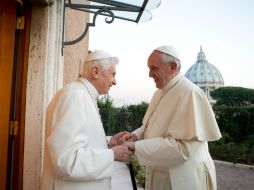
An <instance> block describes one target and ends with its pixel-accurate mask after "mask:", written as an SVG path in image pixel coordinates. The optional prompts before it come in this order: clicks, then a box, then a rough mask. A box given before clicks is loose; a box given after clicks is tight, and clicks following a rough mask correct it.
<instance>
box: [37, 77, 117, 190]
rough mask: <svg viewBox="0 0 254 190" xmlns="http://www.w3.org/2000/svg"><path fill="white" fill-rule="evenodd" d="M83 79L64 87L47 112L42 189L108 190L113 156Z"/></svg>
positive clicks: (92, 94) (93, 92) (92, 95)
mask: <svg viewBox="0 0 254 190" xmlns="http://www.w3.org/2000/svg"><path fill="white" fill-rule="evenodd" d="M98 95H99V94H98V92H97V90H96V89H95V88H94V86H93V85H92V84H91V83H90V82H88V81H87V80H86V79H83V78H81V79H80V80H79V81H77V82H74V83H71V84H68V85H66V86H65V87H64V88H63V89H62V90H60V91H59V92H58V93H57V94H56V95H55V97H54V98H53V100H52V101H51V103H50V104H49V106H48V109H47V118H46V143H45V154H44V170H43V176H42V183H41V190H109V189H111V175H112V173H113V168H114V153H113V151H112V150H111V149H108V145H107V140H106V135H105V132H104V129H103V125H102V123H101V119H100V116H99V113H98V108H97V105H96V98H97V97H98Z"/></svg>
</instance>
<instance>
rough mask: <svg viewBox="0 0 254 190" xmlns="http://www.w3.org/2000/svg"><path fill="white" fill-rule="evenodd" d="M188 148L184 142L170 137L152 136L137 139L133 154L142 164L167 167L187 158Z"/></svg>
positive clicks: (182, 161)
mask: <svg viewBox="0 0 254 190" xmlns="http://www.w3.org/2000/svg"><path fill="white" fill-rule="evenodd" d="M189 152H190V149H189V148H188V146H185V142H184V141H181V140H178V139H177V140H176V139H174V138H172V137H167V138H162V137H157V138H152V139H145V140H142V141H137V142H136V143H135V154H136V156H137V158H138V161H139V163H140V164H142V165H149V166H152V167H154V168H165V167H166V168H168V167H172V166H177V165H180V164H183V163H184V162H185V161H187V160H188V159H189V155H190V154H189Z"/></svg>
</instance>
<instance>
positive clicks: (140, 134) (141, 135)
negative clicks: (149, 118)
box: [132, 125, 144, 140]
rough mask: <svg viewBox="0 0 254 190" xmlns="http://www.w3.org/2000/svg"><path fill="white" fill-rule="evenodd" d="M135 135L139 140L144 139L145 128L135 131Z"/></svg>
mask: <svg viewBox="0 0 254 190" xmlns="http://www.w3.org/2000/svg"><path fill="white" fill-rule="evenodd" d="M132 133H133V134H134V135H136V136H137V138H138V140H142V139H144V126H143V125H142V126H141V127H139V128H137V129H136V130H135V131H132Z"/></svg>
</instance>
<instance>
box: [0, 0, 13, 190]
mask: <svg viewBox="0 0 254 190" xmlns="http://www.w3.org/2000/svg"><path fill="white" fill-rule="evenodd" d="M15 29H16V3H15V2H13V1H2V0H1V1H0V154H1V156H0V189H1V190H4V189H6V180H7V159H8V140H9V117H10V105H11V87H12V69H13V56H14V43H15Z"/></svg>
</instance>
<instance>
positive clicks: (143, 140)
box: [133, 73, 221, 190]
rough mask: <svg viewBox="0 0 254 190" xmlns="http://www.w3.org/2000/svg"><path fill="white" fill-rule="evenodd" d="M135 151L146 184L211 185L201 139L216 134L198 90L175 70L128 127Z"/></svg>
mask: <svg viewBox="0 0 254 190" xmlns="http://www.w3.org/2000/svg"><path fill="white" fill-rule="evenodd" d="M133 133H134V134H136V135H137V137H138V140H139V141H137V142H136V143H135V154H136V155H137V158H138V160H139V162H140V163H141V164H142V165H145V166H146V190H171V189H172V190H215V189H217V187H216V172H215V167H214V163H213V160H212V158H211V156H210V154H209V151H208V144H207V141H213V140H217V139H219V138H221V133H220V130H219V128H218V125H217V122H216V120H215V115H214V113H213V110H212V108H211V106H210V104H209V102H208V100H207V98H206V96H205V94H204V92H203V91H202V90H201V89H200V88H199V87H197V86H196V85H195V84H193V83H192V82H190V81H189V80H188V79H186V78H185V77H184V76H183V75H182V74H181V73H179V74H178V75H177V76H176V77H174V78H173V79H172V80H171V81H170V82H169V83H168V84H167V85H166V86H165V88H164V89H162V90H157V91H156V92H155V94H154V96H153V98H152V100H151V103H150V104H149V107H148V109H147V112H146V114H145V116H144V119H143V125H142V126H141V127H140V128H138V129H137V130H135V131H134V132H133Z"/></svg>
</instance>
